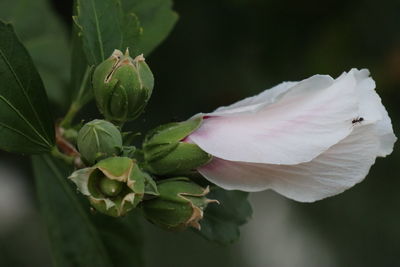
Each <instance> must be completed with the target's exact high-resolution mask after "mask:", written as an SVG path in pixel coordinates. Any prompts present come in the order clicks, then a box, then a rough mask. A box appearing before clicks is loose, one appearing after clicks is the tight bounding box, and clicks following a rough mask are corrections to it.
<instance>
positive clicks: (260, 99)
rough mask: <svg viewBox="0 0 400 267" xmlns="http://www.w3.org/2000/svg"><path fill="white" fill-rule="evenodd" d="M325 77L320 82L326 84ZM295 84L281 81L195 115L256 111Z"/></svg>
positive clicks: (228, 114)
mask: <svg viewBox="0 0 400 267" xmlns="http://www.w3.org/2000/svg"><path fill="white" fill-rule="evenodd" d="M327 79H329V78H328V76H324V77H323V78H322V79H321V83H323V84H326V80H327ZM296 84H298V82H283V83H281V84H279V85H277V86H275V87H272V88H271V89H268V90H265V91H264V92H261V93H260V94H258V95H255V96H251V97H248V98H245V99H243V100H240V101H238V102H236V103H234V104H232V105H229V106H226V107H220V108H218V109H216V110H215V111H214V112H212V113H208V114H198V115H196V116H199V115H205V116H208V115H210V116H231V115H238V114H241V113H249V112H256V111H258V110H260V109H262V108H263V107H265V106H267V105H270V104H271V103H274V102H276V101H277V100H278V99H279V98H280V97H281V96H282V95H283V94H285V93H286V92H287V91H288V90H290V89H291V88H292V87H293V86H295V85H296Z"/></svg>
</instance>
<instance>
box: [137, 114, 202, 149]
mask: <svg viewBox="0 0 400 267" xmlns="http://www.w3.org/2000/svg"><path fill="white" fill-rule="evenodd" d="M202 121H203V119H202V118H201V117H200V118H196V119H193V120H187V121H184V122H173V123H168V124H165V125H161V126H159V127H157V128H155V129H153V130H151V131H150V132H149V133H148V134H147V135H146V138H145V141H144V147H146V148H148V149H149V148H151V147H152V146H158V145H165V144H172V143H176V142H179V141H182V140H183V139H184V138H185V137H186V136H188V135H190V134H191V133H192V132H194V131H195V130H197V129H198V128H199V127H200V125H201V123H202Z"/></svg>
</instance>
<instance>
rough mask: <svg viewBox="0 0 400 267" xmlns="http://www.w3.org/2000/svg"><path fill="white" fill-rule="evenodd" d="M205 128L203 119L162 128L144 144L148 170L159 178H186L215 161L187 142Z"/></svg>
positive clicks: (167, 125) (152, 133)
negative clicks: (195, 132) (194, 133)
mask: <svg viewBox="0 0 400 267" xmlns="http://www.w3.org/2000/svg"><path fill="white" fill-rule="evenodd" d="M200 124H201V118H199V119H195V120H188V121H185V122H180V123H170V124H166V125H162V126H160V127H158V128H156V129H154V130H153V131H151V132H150V133H149V134H148V135H147V137H146V140H145V141H144V144H143V152H144V159H145V163H146V168H147V169H148V170H149V172H152V173H154V174H158V175H167V174H168V175H182V174H186V173H188V172H190V171H192V170H194V169H196V168H198V167H200V166H202V165H204V164H206V163H208V162H209V161H210V160H211V155H210V154H208V153H206V152H204V151H203V150H202V149H201V148H200V147H199V146H197V145H196V144H192V143H189V142H186V141H185V138H186V137H187V136H188V135H189V134H190V133H192V132H193V131H195V130H196V129H197V128H198V127H199V125H200Z"/></svg>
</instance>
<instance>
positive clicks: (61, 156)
mask: <svg viewBox="0 0 400 267" xmlns="http://www.w3.org/2000/svg"><path fill="white" fill-rule="evenodd" d="M51 155H52V156H53V157H55V158H57V159H60V160H62V161H64V162H65V163H67V164H68V165H74V162H75V158H74V157H70V156H67V155H65V154H63V153H61V151H60V150H58V147H57V146H54V147H53V149H52V150H51Z"/></svg>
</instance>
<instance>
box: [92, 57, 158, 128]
mask: <svg viewBox="0 0 400 267" xmlns="http://www.w3.org/2000/svg"><path fill="white" fill-rule="evenodd" d="M153 86H154V77H153V74H152V73H151V70H150V68H149V66H147V64H146V62H145V60H144V57H143V55H139V56H137V57H136V58H135V59H132V58H131V57H130V56H129V51H128V50H126V52H125V55H124V54H122V52H121V51H119V50H115V51H114V53H113V54H112V55H111V56H110V57H109V58H108V59H107V60H105V61H104V62H102V63H100V65H98V66H97V68H96V69H95V71H94V74H93V89H94V96H95V98H96V102H97V106H98V108H99V110H100V112H101V113H102V114H103V115H104V117H105V118H106V119H107V120H109V121H112V122H115V123H118V124H120V123H124V122H126V121H129V120H133V119H135V118H136V117H138V116H139V115H140V113H142V111H143V110H144V108H145V106H146V104H147V102H148V101H149V98H150V96H151V93H152V90H153Z"/></svg>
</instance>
